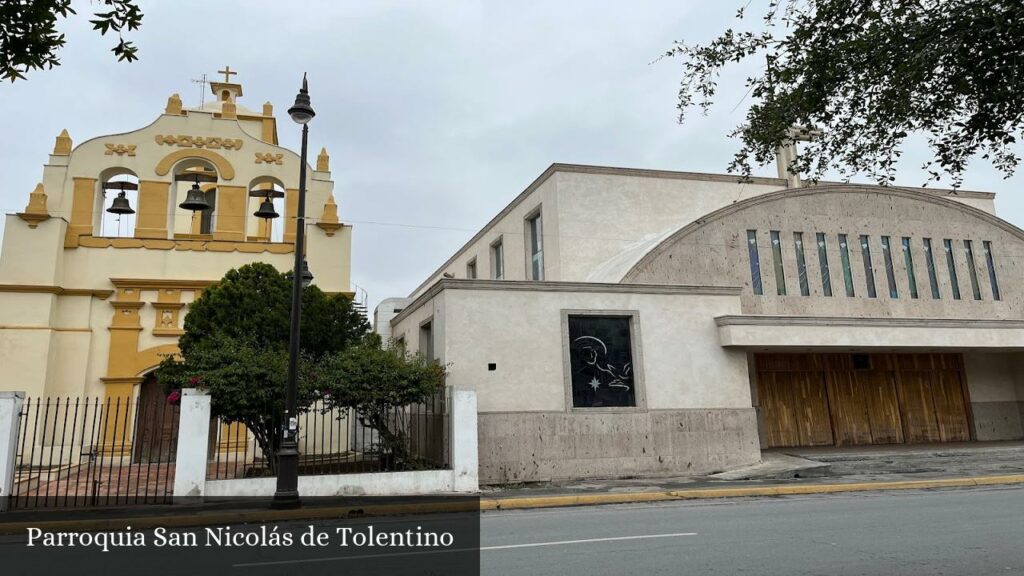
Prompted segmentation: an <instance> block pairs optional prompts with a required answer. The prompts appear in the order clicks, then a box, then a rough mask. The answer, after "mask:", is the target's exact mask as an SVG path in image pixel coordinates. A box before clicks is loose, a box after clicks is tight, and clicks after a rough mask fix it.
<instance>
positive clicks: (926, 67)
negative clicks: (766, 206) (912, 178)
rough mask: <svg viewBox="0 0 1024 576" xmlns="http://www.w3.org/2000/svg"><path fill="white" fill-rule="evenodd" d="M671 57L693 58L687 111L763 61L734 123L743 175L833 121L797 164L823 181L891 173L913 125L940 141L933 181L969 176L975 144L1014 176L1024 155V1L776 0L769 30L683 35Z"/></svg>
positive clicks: (686, 66) (687, 64) (736, 164)
mask: <svg viewBox="0 0 1024 576" xmlns="http://www.w3.org/2000/svg"><path fill="white" fill-rule="evenodd" d="M748 4H749V3H748ZM743 16H744V13H743V10H740V12H739V13H738V15H737V18H739V19H742V18H743ZM667 55H668V56H679V57H681V58H682V60H683V75H682V83H681V87H680V90H679V102H678V107H679V110H680V116H679V119H680V121H683V119H684V118H685V115H686V113H687V112H688V111H689V110H690V109H691V108H692V107H694V106H697V107H698V108H699V109H701V110H702V111H703V112H705V113H706V112H707V110H708V108H709V107H710V106H711V105H712V103H713V100H714V97H715V95H716V90H717V84H716V82H717V79H718V77H719V74H720V72H721V71H722V69H723V68H725V67H727V66H729V65H730V64H734V63H736V62H739V61H741V60H744V59H747V58H751V57H754V58H758V59H763V61H764V66H763V68H761V69H760V72H759V74H758V75H756V76H754V77H751V78H748V79H747V86H748V88H749V93H750V95H751V97H752V98H753V101H754V103H753V104H752V106H751V107H750V110H749V112H748V113H747V116H746V119H745V121H744V122H743V123H742V124H740V125H739V126H738V127H737V128H736V129H735V131H734V132H733V133H732V136H734V137H739V138H740V139H741V141H742V147H741V148H740V150H739V151H738V152H737V153H736V156H735V158H734V160H733V162H732V163H731V164H730V166H729V169H730V171H734V172H741V173H742V174H743V175H744V176H749V174H750V171H751V161H754V162H756V163H759V164H766V163H769V162H771V161H773V160H774V157H775V150H776V147H777V146H779V145H781V144H783V143H784V142H785V141H786V139H787V135H788V131H789V130H790V128H791V127H794V126H799V127H805V128H810V129H814V130H816V131H820V135H819V136H817V137H816V138H815V139H814V140H813V141H811V142H809V143H807V144H806V145H804V146H803V147H802V150H801V151H800V153H799V155H798V157H797V161H796V162H795V164H794V165H793V167H792V168H791V170H794V171H799V172H803V173H806V174H809V175H810V176H811V177H812V178H813V179H816V178H819V177H821V176H822V175H823V174H824V173H825V171H826V170H828V169H835V170H837V171H838V172H839V173H840V174H841V175H843V176H844V177H849V176H851V175H854V174H858V173H865V174H868V175H870V177H871V178H873V179H874V180H875V181H877V182H878V183H881V184H886V183H888V182H890V181H892V180H894V172H895V168H896V163H897V161H898V159H899V157H900V155H901V147H902V144H903V143H904V140H905V139H906V138H907V136H908V135H909V134H912V133H922V134H924V135H926V137H927V142H928V145H929V147H930V148H931V151H932V156H933V157H932V159H931V160H930V161H929V162H928V163H927V164H925V166H924V169H925V170H927V171H928V173H929V180H940V179H941V178H942V177H943V175H944V174H945V175H948V176H950V177H951V179H952V181H953V184H954V186H959V185H960V183H961V181H962V174H963V171H964V170H965V169H966V167H967V162H968V160H969V159H970V158H972V157H973V156H975V155H976V154H981V157H982V158H983V159H986V160H988V161H990V162H991V163H992V164H993V165H994V166H995V167H996V168H998V169H999V170H1000V171H1001V172H1002V173H1003V174H1004V175H1005V176H1006V177H1009V176H1010V175H1012V174H1013V171H1014V168H1015V167H1016V165H1017V163H1018V161H1019V158H1018V154H1017V152H1016V151H1015V150H1014V147H1015V144H1016V143H1017V139H1018V138H1019V137H1020V136H1021V134H1022V129H1024V72H1022V71H1024V2H1020V1H1019V0H1017V1H1006V0H771V1H770V2H769V5H768V9H767V13H766V15H765V16H764V18H763V23H762V26H760V27H759V29H758V30H756V31H738V30H734V29H732V28H730V29H727V30H726V31H725V32H723V33H722V34H721V35H720V36H718V37H717V38H715V39H714V40H713V41H711V42H710V43H708V44H692V45H691V44H686V43H683V42H677V43H676V45H675V46H674V47H673V48H672V49H671V50H669V51H668V52H667Z"/></svg>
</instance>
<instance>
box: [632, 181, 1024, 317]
mask: <svg viewBox="0 0 1024 576" xmlns="http://www.w3.org/2000/svg"><path fill="white" fill-rule="evenodd" d="M749 229H753V230H757V233H758V244H759V254H760V262H761V280H762V283H763V286H764V295H762V296H758V295H755V294H754V293H753V291H752V289H751V273H750V259H749V257H748V254H747V236H746V235H747V230H749ZM770 230H778V231H780V232H781V234H780V235H781V240H782V242H781V244H782V257H783V268H784V270H785V274H786V283H787V292H788V295H787V296H779V295H777V286H776V282H775V274H774V269H773V261H772V251H771V241H770V238H769V231H770ZM793 232H803V235H804V236H803V238H804V246H805V260H806V267H807V278H808V281H809V285H810V288H811V295H810V296H807V297H804V296H801V295H800V290H799V286H798V283H797V261H796V254H795V250H794V246H793ZM816 232H825V233H826V235H827V248H828V250H827V253H828V260H829V270H830V278H831V284H832V291H833V296H832V297H826V296H824V295H823V292H822V282H821V269H820V268H819V265H818V255H817V245H816V243H815V233H816ZM839 233H845V234H848V236H849V240H850V243H851V247H850V253H849V255H850V265H851V271H852V275H853V284H854V288H855V296H854V297H847V296H846V295H845V292H844V281H843V273H842V267H841V261H840V253H839V243H838V240H837V234H839ZM860 234H867V235H869V236H870V241H871V258H872V269H873V271H874V277H875V287H876V290H877V294H878V296H877V298H868V297H867V294H866V288H865V286H866V284H865V273H864V266H863V260H862V257H861V251H860V244H859V241H858V237H859V235H860ZM882 235H888V236H890V237H891V238H892V245H893V266H894V273H895V279H896V283H897V286H898V294H899V297H898V298H897V299H892V298H890V297H889V292H888V289H887V280H886V271H885V265H884V260H883V253H882V246H881V241H880V237H881V236H882ZM903 236H909V237H911V238H912V239H913V246H914V253H913V256H914V269H915V276H916V278H917V288H918V292H919V295H920V297H919V298H917V299H911V298H910V297H909V284H908V277H907V272H906V267H905V265H904V259H903V253H902V249H901V248H900V240H901V237H903ZM925 237H928V238H931V239H932V241H933V249H934V253H935V267H936V272H937V278H938V281H939V289H940V294H941V298H940V299H938V300H936V299H933V298H932V296H931V292H930V288H929V280H928V274H927V271H926V267H925V259H924V251H923V248H922V238H925ZM945 238H950V239H952V240H953V241H954V247H955V250H954V256H955V259H956V264H957V274H958V279H959V287H960V292H961V300H953V298H952V295H951V291H952V289H951V285H950V279H949V274H948V273H947V267H946V261H945V254H944V251H943V247H942V246H943V244H942V242H943V239H945ZM965 239H967V240H972V241H973V244H974V252H975V265H976V270H977V277H978V282H979V287H980V290H981V295H982V299H981V300H974V299H973V297H972V289H971V285H970V279H969V275H968V263H967V259H966V256H965V253H964V250H963V244H962V242H963V240H965ZM986 240H987V241H990V242H991V243H992V246H993V253H994V260H995V265H996V269H997V278H998V279H999V280H1001V281H1000V282H999V288H1000V292H1001V297H1002V299H1001V300H1000V301H995V300H993V297H992V290H991V286H990V283H989V279H988V272H987V270H986V267H985V259H984V253H983V247H982V242H983V241H986ZM1022 250H1024V232H1022V231H1020V230H1019V229H1017V228H1016V227H1014V226H1012V225H1011V224H1009V223H1007V222H1005V221H1002V220H999V219H997V218H995V217H994V216H991V215H990V214H987V213H985V212H982V211H979V210H975V209H972V208H968V207H963V206H962V205H960V204H957V203H955V202H952V201H949V200H946V199H943V198H938V197H935V196H934V195H928V194H923V193H918V192H912V191H906V190H891V191H882V190H879V189H877V188H864V187H855V186H837V187H832V188H821V189H806V190H791V191H784V192H779V193H775V194H770V195H766V196H762V197H760V198H758V199H755V200H752V201H748V202H745V203H740V204H736V205H733V206H730V207H728V208H725V209H723V210H721V211H719V212H718V213H715V214H712V215H709V216H708V217H707V218H706V219H703V220H702V221H701V223H699V224H695V225H693V226H689V227H687V228H685V229H683V230H681V231H680V232H679V233H677V234H676V235H674V236H673V237H672V238H670V239H669V240H667V241H666V242H664V243H663V244H662V245H661V246H659V247H658V248H657V249H656V250H654V251H652V252H651V253H650V254H649V255H648V256H647V257H645V258H644V259H643V260H641V261H640V262H639V263H638V264H637V265H636V266H635V267H634V268H633V269H632V270H631V271H630V273H629V274H627V275H626V278H625V280H624V281H626V282H635V283H657V284H686V283H692V282H696V281H700V282H704V283H708V284H712V285H720V286H743V287H744V291H743V296H742V302H743V311H744V313H747V314H771V315H776V314H777V315H801V316H803V315H810V316H813V315H825V316H853V317H896V318H901V317H903V318H914V317H916V318H923V317H926V318H971V319H977V318H990V319H1006V318H1022V317H1024V316H1022V314H1024V293H1022V292H1021V290H1020V288H1019V283H1018V282H1016V281H1015V279H1016V278H1020V277H1021V274H1022V272H1024V269H1022V264H1021V263H1020V262H1019V259H1018V258H1016V254H1019V253H1021V251H1022Z"/></svg>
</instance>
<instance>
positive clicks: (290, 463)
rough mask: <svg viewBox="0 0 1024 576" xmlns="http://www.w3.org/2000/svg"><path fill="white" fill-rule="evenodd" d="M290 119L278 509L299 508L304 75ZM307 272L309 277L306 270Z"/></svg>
mask: <svg viewBox="0 0 1024 576" xmlns="http://www.w3.org/2000/svg"><path fill="white" fill-rule="evenodd" d="M288 115H289V116H291V117H292V120H294V121H295V122H296V123H298V124H301V125H302V154H301V161H300V163H299V205H298V210H297V212H298V214H296V222H295V266H294V268H293V269H292V312H291V330H290V332H289V338H288V391H287V393H286V395H285V408H284V426H283V428H284V429H283V430H282V431H281V432H282V435H281V447H280V448H279V449H278V451H277V491H276V492H274V500H273V502H272V506H273V507H274V508H298V507H299V506H300V505H301V504H302V503H301V501H300V500H299V442H298V439H299V418H298V410H297V406H296V396H297V395H298V373H299V318H300V317H301V314H302V284H303V279H304V277H306V276H308V277H309V278H310V279H312V275H311V274H310V273H309V268H308V267H304V266H303V263H304V261H305V258H304V255H305V252H306V250H305V240H306V238H305V232H306V141H307V139H308V137H309V125H308V124H309V121H310V120H312V119H313V116H315V115H316V113H315V112H313V107H312V106H310V105H309V90H308V86H307V84H306V75H305V74H303V75H302V89H301V90H299V94H298V95H297V96H295V104H294V105H293V106H292V107H291V108H289V109H288ZM304 269H305V274H303V270H304Z"/></svg>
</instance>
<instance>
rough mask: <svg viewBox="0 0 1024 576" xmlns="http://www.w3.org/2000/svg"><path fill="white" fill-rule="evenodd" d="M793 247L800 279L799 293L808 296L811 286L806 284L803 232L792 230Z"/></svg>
mask: <svg viewBox="0 0 1024 576" xmlns="http://www.w3.org/2000/svg"><path fill="white" fill-rule="evenodd" d="M793 249H794V250H796V274H797V278H798V279H799V280H800V295H801V296H810V295H811V287H810V286H809V285H808V284H807V261H806V260H804V233H803V232H793Z"/></svg>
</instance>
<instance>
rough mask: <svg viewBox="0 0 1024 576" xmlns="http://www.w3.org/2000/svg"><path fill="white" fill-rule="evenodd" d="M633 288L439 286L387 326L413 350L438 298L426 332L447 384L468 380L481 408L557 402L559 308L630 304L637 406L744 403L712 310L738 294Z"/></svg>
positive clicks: (732, 356)
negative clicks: (438, 324)
mask: <svg viewBox="0 0 1024 576" xmlns="http://www.w3.org/2000/svg"><path fill="white" fill-rule="evenodd" d="M492 284H493V283H492ZM640 290H641V291H637V292H624V291H622V290H621V289H618V290H617V291H612V289H609V291H607V292H601V291H581V292H571V291H568V292H567V291H556V290H552V289H549V288H548V289H546V288H545V287H544V285H538V287H537V289H529V290H503V289H472V288H460V289H451V290H444V291H443V292H442V293H440V294H438V295H437V296H435V298H434V299H433V300H431V301H428V302H425V303H423V305H422V306H420V307H419V308H418V309H416V310H411V311H410V312H409V314H408V316H406V317H405V318H402V319H401V320H400V321H399V322H398V323H397V324H396V325H395V326H394V334H395V336H396V337H397V336H402V335H404V336H405V337H406V341H407V342H409V343H410V349H413V348H412V343H413V342H416V341H417V338H418V327H419V322H420V320H421V319H422V317H423V316H424V315H425V314H426V312H425V310H432V311H433V314H434V317H435V319H436V318H438V317H440V316H441V315H442V314H441V307H438V306H437V305H436V302H437V300H438V298H440V297H443V299H444V306H443V317H444V321H445V331H444V334H442V335H440V336H439V335H438V334H435V349H436V350H443V354H442V356H443V360H444V363H445V364H447V365H448V366H449V371H450V376H449V380H448V382H449V384H451V385H452V386H456V387H467V388H473V387H475V388H476V390H477V393H478V397H479V407H480V411H481V412H509V411H551V410H555V411H564V410H566V386H567V385H566V381H565V366H564V351H565V347H566V346H567V345H568V343H566V342H564V341H563V335H562V310H614V311H636V312H637V313H638V315H639V319H638V320H639V321H638V329H637V330H636V332H635V333H634V338H639V354H640V357H639V358H634V364H635V365H637V366H639V367H640V369H641V370H642V371H643V375H642V378H643V384H642V385H643V387H644V390H645V395H646V398H647V408H649V409H652V410H658V409H686V408H749V407H750V406H751V403H750V388H749V384H748V382H747V365H746V355H745V353H744V352H741V351H735V352H733V351H729V350H725V349H723V348H722V347H721V346H720V345H719V342H718V336H717V327H716V326H715V323H714V316H715V315H716V314H724V313H729V311H734V312H735V311H738V310H739V298H738V296H726V295H681V294H657V293H643V292H642V289H640ZM437 346H440V348H436V347H437ZM488 363H495V364H497V369H496V370H495V371H493V372H492V371H489V370H488V367H487V365H488Z"/></svg>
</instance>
